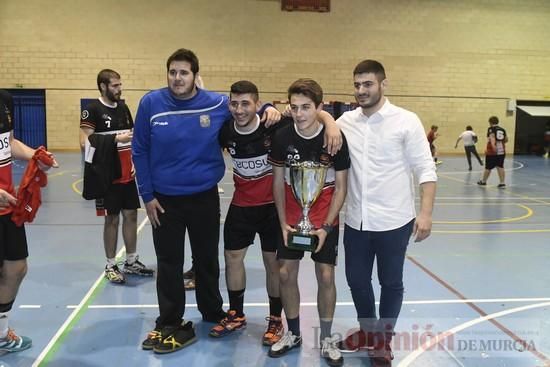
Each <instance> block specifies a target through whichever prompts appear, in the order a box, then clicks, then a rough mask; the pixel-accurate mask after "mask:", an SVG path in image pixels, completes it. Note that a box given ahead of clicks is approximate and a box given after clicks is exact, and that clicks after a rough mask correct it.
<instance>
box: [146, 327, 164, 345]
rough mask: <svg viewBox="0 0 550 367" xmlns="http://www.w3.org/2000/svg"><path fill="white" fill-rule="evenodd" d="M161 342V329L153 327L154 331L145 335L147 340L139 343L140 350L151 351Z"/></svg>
mask: <svg viewBox="0 0 550 367" xmlns="http://www.w3.org/2000/svg"><path fill="white" fill-rule="evenodd" d="M161 340H162V332H161V329H160V328H158V327H155V329H154V330H151V331H150V332H149V333H148V334H147V338H145V340H144V341H143V342H142V343H141V349H143V350H152V349H153V348H154V347H155V346H156V345H158V344H159V343H160V342H161Z"/></svg>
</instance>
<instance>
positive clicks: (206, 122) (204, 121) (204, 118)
mask: <svg viewBox="0 0 550 367" xmlns="http://www.w3.org/2000/svg"><path fill="white" fill-rule="evenodd" d="M199 121H200V124H201V127H209V126H210V115H201V116H200V117H199Z"/></svg>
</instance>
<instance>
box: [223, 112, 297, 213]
mask: <svg viewBox="0 0 550 367" xmlns="http://www.w3.org/2000/svg"><path fill="white" fill-rule="evenodd" d="M291 121H292V119H290V120H289V119H282V120H281V121H280V122H279V123H277V124H276V125H274V126H270V127H269V128H266V127H265V125H264V124H263V123H260V118H259V116H256V121H255V124H256V128H255V129H253V130H252V131H250V132H246V133H243V132H241V131H239V130H237V128H236V127H235V122H234V121H228V122H226V123H225V124H224V126H223V127H222V129H221V130H220V133H219V142H220V146H221V147H222V148H224V149H226V150H227V151H228V152H229V154H230V155H231V159H232V162H233V182H234V184H235V192H234V193H233V199H232V201H231V203H232V204H233V205H237V206H243V207H247V206H259V205H265V204H270V203H273V171H272V169H271V164H270V163H269V162H268V153H269V151H270V149H271V139H272V136H273V134H274V132H275V131H276V130H278V129H281V128H282V127H284V126H285V125H287V124H289V123H290V122H291Z"/></svg>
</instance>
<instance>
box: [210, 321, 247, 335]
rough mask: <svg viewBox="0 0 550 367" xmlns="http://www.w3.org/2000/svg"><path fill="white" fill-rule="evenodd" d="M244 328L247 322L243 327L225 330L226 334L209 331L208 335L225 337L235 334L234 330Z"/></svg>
mask: <svg viewBox="0 0 550 367" xmlns="http://www.w3.org/2000/svg"><path fill="white" fill-rule="evenodd" d="M244 329H246V324H244V325H243V326H241V327H238V328H235V329H231V330H229V331H227V332H225V333H224V334H216V333H212V332H209V333H208V336H210V337H212V338H223V337H224V336H228V335H231V334H233V332H235V331H239V330H244Z"/></svg>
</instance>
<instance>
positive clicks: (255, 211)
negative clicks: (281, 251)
mask: <svg viewBox="0 0 550 367" xmlns="http://www.w3.org/2000/svg"><path fill="white" fill-rule="evenodd" d="M256 233H257V234H258V235H259V236H260V243H261V246H262V251H267V252H275V251H277V246H278V245H279V244H282V243H283V235H282V233H281V226H280V225H279V216H278V215H277V209H276V208H275V204H266V205H260V206H246V207H245V206H236V205H233V204H231V205H230V206H229V211H228V212H227V217H226V219H225V224H224V226H223V242H224V248H225V249H226V250H241V249H243V248H246V247H248V246H250V245H251V244H252V243H253V242H254V237H255V236H256Z"/></svg>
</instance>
